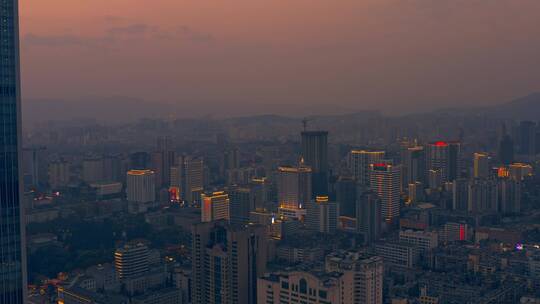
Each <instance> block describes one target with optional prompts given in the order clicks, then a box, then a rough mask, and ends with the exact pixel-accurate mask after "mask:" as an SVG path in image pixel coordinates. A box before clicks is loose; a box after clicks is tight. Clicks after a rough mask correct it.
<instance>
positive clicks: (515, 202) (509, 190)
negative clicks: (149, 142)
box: [498, 177, 522, 214]
mask: <svg viewBox="0 0 540 304" xmlns="http://www.w3.org/2000/svg"><path fill="white" fill-rule="evenodd" d="M521 187H522V184H521V181H516V180H513V179H510V178H508V177H506V178H499V179H498V188H499V211H500V212H502V213H505V214H508V213H519V212H520V211H521Z"/></svg>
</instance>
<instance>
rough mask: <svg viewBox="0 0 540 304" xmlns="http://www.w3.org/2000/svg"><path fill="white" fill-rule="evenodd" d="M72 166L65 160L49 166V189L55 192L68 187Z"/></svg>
mask: <svg viewBox="0 0 540 304" xmlns="http://www.w3.org/2000/svg"><path fill="white" fill-rule="evenodd" d="M70 174H71V173H70V164H69V163H68V162H67V161H65V160H58V161H55V162H51V163H50V164H49V170H48V175H49V187H51V189H53V190H57V189H59V188H63V187H66V186H67V185H68V184H69V181H70V177H71V176H70Z"/></svg>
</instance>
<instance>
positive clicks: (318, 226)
mask: <svg viewBox="0 0 540 304" xmlns="http://www.w3.org/2000/svg"><path fill="white" fill-rule="evenodd" d="M306 207H307V208H306V219H305V223H306V227H307V228H308V229H309V230H311V231H315V232H320V233H334V232H335V231H336V229H337V220H338V207H337V204H336V202H332V201H329V200H328V196H322V195H319V196H317V197H316V198H315V200H312V201H309V202H308V203H307V206H306Z"/></svg>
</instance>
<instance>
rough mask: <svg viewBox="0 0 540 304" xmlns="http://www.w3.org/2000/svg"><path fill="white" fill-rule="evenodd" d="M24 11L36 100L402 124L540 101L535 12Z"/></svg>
mask: <svg viewBox="0 0 540 304" xmlns="http://www.w3.org/2000/svg"><path fill="white" fill-rule="evenodd" d="M20 2H21V42H22V60H23V62H22V67H23V81H24V82H23V86H24V89H25V91H24V95H25V97H26V98H32V99H33V98H48V99H49V98H59V99H66V100H68V99H79V98H81V97H85V96H107V97H108V96H114V95H121V96H129V97H137V98H142V99H145V100H146V101H148V102H156V101H167V102H172V101H174V102H177V103H179V104H181V103H196V104H197V105H200V106H201V107H202V108H204V109H208V111H211V110H212V109H213V107H212V106H215V105H220V106H221V107H225V106H227V105H235V106H236V105H239V104H243V105H248V106H249V107H251V108H253V109H257V107H258V106H261V107H262V105H269V104H279V105H282V106H283V105H285V104H295V105H304V104H305V105H318V104H327V105H330V104H335V105H337V106H341V107H347V108H354V109H364V108H365V109H373V108H381V109H385V110H388V109H391V110H394V111H397V110H400V109H411V108H412V109H417V108H419V107H420V106H422V105H428V106H429V107H430V108H434V107H435V108H436V107H443V106H448V105H461V104H463V105H465V104H469V103H477V104H486V103H490V102H492V103H495V102H502V101H506V100H509V99H512V98H514V97H518V96H522V95H526V94H528V93H531V92H533V91H539V90H540V1H539V0H47V1H44V0H25V1H20ZM214 108H219V107H214Z"/></svg>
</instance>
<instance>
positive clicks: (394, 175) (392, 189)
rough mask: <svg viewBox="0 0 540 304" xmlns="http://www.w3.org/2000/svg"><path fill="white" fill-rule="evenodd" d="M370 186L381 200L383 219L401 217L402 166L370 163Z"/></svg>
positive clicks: (394, 219) (392, 220)
mask: <svg viewBox="0 0 540 304" xmlns="http://www.w3.org/2000/svg"><path fill="white" fill-rule="evenodd" d="M369 175H370V180H371V181H370V188H371V190H373V191H374V192H375V193H376V194H377V196H378V197H379V199H380V200H381V215H382V219H383V220H384V221H385V222H387V223H391V222H395V221H396V220H397V219H398V218H399V212H400V196H401V166H394V165H390V164H383V163H377V164H371V165H370V173H369Z"/></svg>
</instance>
